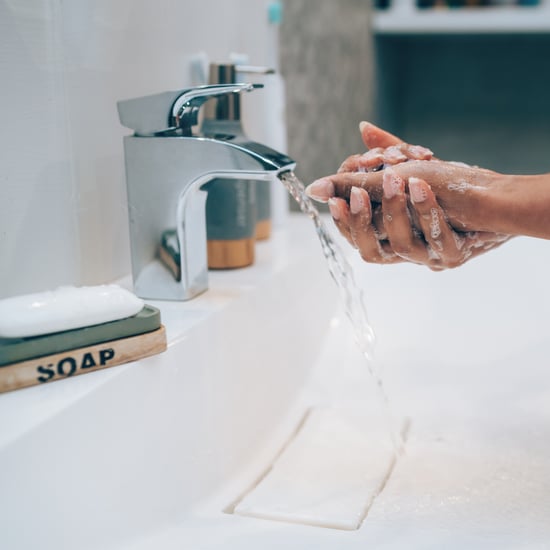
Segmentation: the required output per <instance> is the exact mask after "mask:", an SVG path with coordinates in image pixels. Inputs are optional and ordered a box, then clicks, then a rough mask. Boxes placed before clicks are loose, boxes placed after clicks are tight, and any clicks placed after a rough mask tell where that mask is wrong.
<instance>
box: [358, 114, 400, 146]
mask: <svg viewBox="0 0 550 550" xmlns="http://www.w3.org/2000/svg"><path fill="white" fill-rule="evenodd" d="M359 131H360V132H361V138H362V139H363V143H364V144H365V145H366V146H367V149H374V148H375V147H383V148H384V149H385V148H386V147H391V146H392V145H397V144H398V143H402V142H403V140H401V139H399V138H398V137H397V136H394V135H393V134H390V133H389V132H386V130H382V128H378V126H375V125H374V124H371V123H370V122H365V121H363V122H361V123H360V124H359Z"/></svg>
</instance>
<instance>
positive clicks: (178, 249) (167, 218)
mask: <svg viewBox="0 0 550 550" xmlns="http://www.w3.org/2000/svg"><path fill="white" fill-rule="evenodd" d="M256 87H258V85H255V84H220V85H213V86H199V87H196V88H191V89H187V90H180V91H173V92H164V93H160V94H155V95H150V96H145V97H139V98H136V99H128V100H124V101H119V102H118V113H119V118H120V122H121V123H122V125H123V126H125V127H126V128H130V129H132V130H133V131H134V135H132V136H125V137H124V153H125V164H126V184H127V191H128V214H129V220H130V246H131V257H132V274H133V280H134V291H135V292H136V294H137V295H138V296H140V297H142V298H148V299H158V300H189V299H191V298H193V297H194V296H197V295H198V294H200V293H201V292H204V291H205V290H206V289H207V288H208V268H207V265H208V263H207V253H206V250H207V249H206V215H205V204H206V196H207V189H205V185H206V184H207V183H208V182H209V181H210V180H212V179H215V178H225V179H235V178H236V179H248V180H260V181H261V180H265V181H266V182H269V181H270V180H271V179H272V178H274V177H277V176H278V175H280V174H282V173H283V172H286V171H289V170H292V169H293V168H294V166H295V162H294V161H293V160H292V159H291V158H289V157H287V156H286V155H284V154H282V153H279V152H277V151H274V150H273V149H270V148H269V147H266V146H265V145H262V144H259V143H255V142H252V141H248V140H247V138H246V137H244V136H243V135H242V134H241V135H233V134H230V133H229V134H228V133H227V127H224V126H223V124H222V125H220V126H219V127H217V126H216V125H215V124H212V123H209V124H208V125H203V131H202V133H200V134H198V135H194V134H193V126H196V125H197V123H198V120H199V111H200V108H201V106H202V105H203V104H204V103H205V102H206V101H207V100H208V99H210V98H212V97H214V96H220V95H225V94H235V93H241V92H244V91H251V90H253V89H254V88H256ZM206 187H207V186H206Z"/></svg>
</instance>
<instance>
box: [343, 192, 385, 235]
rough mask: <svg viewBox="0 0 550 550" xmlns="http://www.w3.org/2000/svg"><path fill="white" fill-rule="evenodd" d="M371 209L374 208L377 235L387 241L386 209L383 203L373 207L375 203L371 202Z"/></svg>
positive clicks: (373, 218)
mask: <svg viewBox="0 0 550 550" xmlns="http://www.w3.org/2000/svg"><path fill="white" fill-rule="evenodd" d="M365 193H366V191H365ZM350 200H351V199H350ZM371 209H372V224H373V225H374V228H375V229H376V235H377V237H378V240H379V241H385V240H387V239H388V234H387V232H386V228H385V226H384V211H383V210H382V205H381V204H377V205H376V206H374V208H373V205H372V204H371Z"/></svg>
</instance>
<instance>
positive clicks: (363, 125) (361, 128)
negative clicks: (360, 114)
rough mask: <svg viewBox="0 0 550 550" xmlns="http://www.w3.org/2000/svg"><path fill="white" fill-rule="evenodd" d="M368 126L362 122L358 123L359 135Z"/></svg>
mask: <svg viewBox="0 0 550 550" xmlns="http://www.w3.org/2000/svg"><path fill="white" fill-rule="evenodd" d="M368 125H369V123H368V122H366V121H364V120H362V121H361V122H360V123H359V131H360V132H361V133H363V130H364V129H365V128H366V127H367V126H368Z"/></svg>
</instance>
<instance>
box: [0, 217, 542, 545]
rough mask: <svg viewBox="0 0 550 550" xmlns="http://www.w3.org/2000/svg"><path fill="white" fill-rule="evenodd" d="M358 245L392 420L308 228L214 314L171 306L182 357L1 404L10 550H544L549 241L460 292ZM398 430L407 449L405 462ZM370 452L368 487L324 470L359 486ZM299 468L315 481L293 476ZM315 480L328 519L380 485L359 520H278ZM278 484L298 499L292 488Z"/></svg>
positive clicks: (274, 250) (281, 238)
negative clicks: (380, 262) (382, 262)
mask: <svg viewBox="0 0 550 550" xmlns="http://www.w3.org/2000/svg"><path fill="white" fill-rule="evenodd" d="M343 247H344V249H345V250H346V251H347V252H348V253H349V255H350V258H351V260H352V262H353V264H354V266H355V271H356V276H357V279H358V281H359V282H360V284H361V286H362V287H363V288H364V291H365V295H366V296H365V301H366V304H367V307H368V312H369V317H370V320H371V322H372V325H373V327H374V330H375V333H376V335H377V343H376V349H375V359H374V366H375V368H376V369H377V371H379V372H381V375H382V379H383V382H384V387H385V391H386V393H387V396H388V400H389V408H390V411H389V412H388V411H386V410H385V408H384V406H383V404H382V401H383V400H382V399H381V397H380V392H379V390H378V388H377V386H376V384H375V383H374V381H373V378H372V376H371V375H370V374H369V372H368V369H367V366H366V364H365V362H364V359H363V357H362V355H361V354H360V353H359V351H358V350H357V348H356V346H355V343H354V339H353V336H352V331H351V329H350V325H349V322H348V320H347V319H346V318H345V316H344V315H343V313H342V310H341V308H340V305H339V303H338V293H337V290H336V288H335V286H334V284H333V282H332V280H331V279H330V277H329V275H328V272H327V269H326V266H325V264H324V259H323V257H322V254H321V251H320V247H319V244H318V242H317V240H316V235H315V232H314V230H313V227H312V225H311V223H310V221H309V220H308V219H307V218H306V217H305V216H301V215H297V214H295V215H291V216H290V219H289V221H288V227H287V228H285V229H284V230H279V231H277V232H275V235H274V236H273V238H272V239H271V240H270V241H269V242H265V243H260V245H259V247H258V249H257V261H256V264H255V265H254V266H253V267H251V268H247V269H244V270H235V271H224V272H211V273H210V290H209V291H207V292H206V293H205V294H203V295H201V296H200V297H198V298H196V299H195V300H192V301H189V302H184V303H183V302H160V301H159V302H151V304H152V305H154V306H156V307H159V308H160V310H161V314H162V320H163V323H164V325H165V326H166V329H167V336H168V350H167V351H166V352H165V353H163V354H161V355H157V356H154V357H151V358H148V359H145V360H142V361H139V362H136V363H133V364H127V365H123V366H120V367H115V368H111V369H107V370H105V371H100V372H96V373H90V374H87V375H84V376H80V377H77V378H74V379H68V380H63V381H60V382H55V383H52V384H50V385H46V386H43V387H33V388H28V389H25V390H21V391H17V392H13V393H10V394H4V395H0V415H1V418H2V420H3V422H2V425H3V428H2V430H1V433H0V466H1V469H0V472H1V473H0V476H1V477H0V487H1V494H2V498H1V500H0V503H1V504H0V505H1V513H0V546H1V547H2V548H10V550H12V549H13V550H16V549H20V548H21V549H22V548H25V549H26V548H41V549H49V548H52V549H54V548H55V549H61V548H71V549H74V548H78V549H79V550H87V549H101V550H111V549H112V550H115V549H128V550H130V549H132V550H153V549H155V550H156V549H159V548H162V549H163V550H171V549H174V550H175V549H181V548H193V549H199V548H200V549H214V548H223V549H231V550H232V549H235V548H250V549H257V548H262V549H271V548H272V549H275V548H277V549H280V548H281V547H286V548H291V549H294V548H295V549H306V548H311V549H315V550H319V549H320V550H324V549H327V550H328V549H330V550H333V549H334V548H343V549H359V548H361V549H364V548H380V547H384V548H396V549H402V548H426V547H434V548H440V547H447V548H457V549H458V548H461V549H463V548H484V549H485V548H493V547H494V548H518V547H529V548H544V547H545V546H544V545H545V544H547V542H548V540H550V523H549V522H548V518H549V517H550V497H548V495H549V494H550V389H549V388H550V384H549V376H550V370H549V368H550V365H549V364H548V363H549V362H548V360H547V358H546V356H547V352H546V350H547V345H546V343H547V340H548V339H547V331H546V326H547V319H548V315H549V313H550V293H548V290H547V280H548V269H549V268H548V266H549V265H550V262H549V260H550V247H549V245H548V243H547V242H545V241H538V240H528V239H516V240H513V241H511V242H510V243H508V244H506V245H504V246H503V247H501V248H500V249H497V250H495V251H493V252H491V253H489V254H487V255H486V256H482V257H479V258H477V259H476V260H474V261H472V262H470V263H469V264H466V265H465V266H463V267H461V268H459V269H456V270H451V271H447V272H443V273H432V272H430V271H428V270H425V269H423V268H419V267H417V266H412V265H397V266H389V267H382V266H373V265H367V264H364V263H362V262H361V261H360V260H359V259H358V257H357V255H356V253H355V252H354V251H353V250H351V248H349V247H346V246H345V244H343ZM126 284H127V282H126ZM327 411H328V412H327ZM327 419H328V420H327ZM358 419H359V420H358ZM314 420H315V422H317V424H315V425H314V424H313V421H314ZM323 422H324V424H323ZM363 422H364V424H363ZM352 424H353V427H354V429H353V430H351V428H350V427H351V426H352ZM340 426H341V428H340ZM363 426H364V430H363ZM395 427H397V429H398V430H399V431H402V432H403V433H404V435H405V439H406V441H405V451H404V453H403V454H401V455H400V456H397V457H395V453H394V452H393V447H392V445H391V440H390V439H391V438H389V433H390V430H391V429H392V428H395ZM329 428H331V429H332V431H331V429H329ZM348 428H350V429H348ZM308 430H309V431H308ZM344 432H345V434H344ZM319 434H321V435H322V434H325V435H326V434H330V437H331V438H333V439H332V440H329V441H328V443H327V440H326V438H325V440H323V441H321V443H322V445H321V444H320V446H319V447H318V449H319V452H317V453H316V452H315V448H314V447H311V446H310V447H308V448H306V447H307V445H313V444H315V445H316V444H319V439H318V436H319ZM340 435H342V437H339V436H340ZM306 436H307V437H306ZM344 436H345V437H344ZM359 438H360V439H361V443H360V446H359V445H357V446H354V445H355V443H354V442H355V441H359ZM331 441H333V442H334V443H333V445H332V447H331ZM311 442H313V443H311ZM350 442H351V443H350ZM350 445H351V446H350ZM301 449H305V451H304V453H303V454H301V453H302V451H301ZM346 449H354V451H353V452H352V453H347V454H348V456H345V455H346V452H345V451H346ZM359 449H360V451H359ZM359 452H360V453H362V454H364V455H365V464H366V466H364V465H362V462H361V460H354V461H353V464H354V468H356V470H354V472H357V473H353V474H352V473H351V470H350V471H348V472H347V473H348V474H349V475H348V477H347V478H346V476H345V475H344V474H346V472H345V471H342V470H340V471H338V472H337V471H336V470H332V471H331V470H330V468H329V469H328V470H327V469H326V468H324V467H323V465H326V464H329V463H328V462H327V460H329V458H328V455H334V457H335V461H334V462H333V463H331V464H340V468H347V467H348V466H346V465H347V464H348V463H349V462H347V459H349V458H350V456H349V455H350V454H352V455H353V454H354V453H355V454H358V453H359ZM300 456H306V457H307V461H308V462H307V463H305V464H303V463H302V464H301V465H300V467H301V468H302V469H301V470H300V468H294V469H293V468H292V467H291V468H290V469H284V468H283V467H282V465H283V462H285V461H286V465H287V466H288V464H289V463H290V462H291V461H292V460H297V461H298V462H299V461H300ZM352 458H356V457H352ZM309 464H311V468H309V467H308V466H309ZM342 465H344V466H342ZM334 468H335V467H334ZM316 471H318V472H323V475H324V476H325V478H330V477H331V475H334V480H332V485H330V483H329V482H330V481H331V480H330V479H328V480H327V479H325V481H326V482H327V487H328V489H327V491H326V492H325V493H324V494H323V495H322V497H320V496H315V495H314V497H315V498H317V499H320V498H323V499H326V500H327V503H328V504H331V502H332V503H334V502H335V501H336V500H337V499H338V498H340V497H341V496H342V495H341V492H342V491H341V490H340V489H341V487H342V486H341V485H340V483H341V481H340V480H342V479H345V480H346V482H347V483H348V486H349V487H351V488H352V489H353V488H355V487H357V486H358V483H359V480H358V483H357V484H356V483H354V479H353V478H352V477H351V478H350V476H352V475H358V476H359V475H361V476H362V481H361V482H364V479H365V476H367V477H368V476H369V475H370V474H372V482H373V483H372V484H368V483H367V484H365V485H364V487H365V488H364V489H363V490H364V491H365V499H364V501H362V504H361V506H363V508H362V512H361V517H359V518H358V521H356V522H351V523H350V522H346V521H335V522H332V523H331V522H330V521H327V522H324V521H321V520H319V521H317V522H316V521H315V520H316V516H315V514H317V516H319V517H320V514H321V512H319V510H320V508H316V510H317V511H316V512H315V513H313V512H312V513H311V514H308V513H303V512H304V510H303V507H302V509H301V510H298V512H296V511H295V509H293V508H292V506H291V507H290V508H289V509H288V510H286V511H285V512H284V513H280V514H279V515H278V516H277V517H274V515H273V514H271V515H270V513H269V510H268V513H266V512H265V507H266V506H267V507H268V508H269V506H280V505H281V502H282V503H283V504H285V505H286V504H292V502H291V500H292V499H299V498H302V497H303V496H304V495H303V494H302V493H301V492H300V491H301V489H300V491H298V492H296V493H295V495H294V497H290V496H287V495H288V494H289V493H288V492H285V491H289V490H292V489H293V488H294V489H296V487H300V485H299V483H306V482H307V480H306V479H305V478H306V477H308V476H306V475H304V472H307V473H308V475H309V477H311V479H313V480H314V481H313V482H315V476H314V474H315V472H316ZM277 472H279V473H281V472H283V473H282V478H284V476H287V477H286V480H287V481H288V479H290V482H289V483H286V485H285V483H283V484H281V483H280V482H279V481H276V482H275V481H273V478H272V477H271V476H272V474H273V473H277ZM288 472H290V473H288ZM296 472H298V473H296ZM300 472H302V474H300ZM327 472H328V473H327ZM293 475H295V476H298V477H296V483H294V481H293V478H292V477H288V476H293ZM270 480H271V481H270ZM350 481H351V483H350ZM302 486H305V485H302ZM349 487H348V488H349ZM273 488H275V489H273ZM255 491H259V492H255ZM269 491H279V493H278V495H276V496H277V498H278V500H277V499H276V498H272V497H273V493H270V494H268V499H267V500H265V499H264V500H263V501H262V504H261V506H263V507H264V508H262V510H263V512H262V513H255V511H254V510H255V509H256V510H258V509H259V507H260V506H259V505H258V502H259V501H260V500H261V499H260V497H262V498H263V496H265V494H266V493H269ZM330 491H332V493H330ZM367 492H369V494H368V495H367V494H366V493H367ZM260 493H261V494H260ZM331 494H332V496H330V495H331ZM281 495H282V497H281ZM327 495H329V496H327ZM359 496H360V495H359ZM367 497H368V498H367ZM359 500H361V499H359ZM306 501H307V499H306ZM306 501H304V500H303V499H302V501H301V502H302V504H303V502H306ZM328 501H330V502H328ZM266 502H267V504H265V503H266ZM309 502H311V501H309ZM342 502H344V501H342ZM346 502H347V501H346ZM273 503H275V504H273ZM347 505H348V504H346V506H347ZM255 507H256V508H255ZM239 510H241V511H242V510H244V512H245V513H239ZM293 510H294V511H293ZM334 510H335V508H334V507H331V506H327V507H323V508H322V513H323V514H325V516H330V515H331V514H335V513H336V512H334ZM341 511H342V508H340V509H339V510H338V512H339V513H340V512H341ZM250 512H251V513H250ZM306 512H307V510H306ZM312 518H313V519H312Z"/></svg>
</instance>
